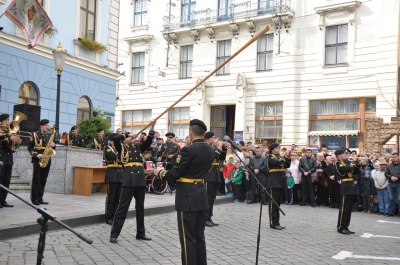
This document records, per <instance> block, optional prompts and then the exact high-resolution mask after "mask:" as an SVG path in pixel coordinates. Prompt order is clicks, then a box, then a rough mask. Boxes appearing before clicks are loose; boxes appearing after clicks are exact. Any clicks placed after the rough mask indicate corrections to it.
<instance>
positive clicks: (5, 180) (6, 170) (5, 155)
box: [0, 114, 22, 208]
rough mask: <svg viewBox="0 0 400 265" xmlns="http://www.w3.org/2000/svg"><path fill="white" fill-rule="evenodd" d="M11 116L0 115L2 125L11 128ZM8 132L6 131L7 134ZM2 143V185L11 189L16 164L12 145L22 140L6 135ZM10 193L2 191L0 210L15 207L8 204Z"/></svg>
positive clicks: (0, 192)
mask: <svg viewBox="0 0 400 265" xmlns="http://www.w3.org/2000/svg"><path fill="white" fill-rule="evenodd" d="M9 117H10V116H9V115H8V114H1V115H0V124H1V125H2V126H3V127H4V128H7V127H8V126H9V124H8V122H9ZM6 132H7V131H4V133H5V134H6ZM8 132H9V131H8ZM0 141H1V148H0V161H2V162H3V168H2V169H0V170H2V172H0V184H2V185H3V186H4V187H6V188H9V187H10V180H11V173H12V167H13V164H14V158H13V153H14V152H15V150H13V149H12V148H11V146H12V143H13V142H14V143H17V144H20V143H21V142H22V141H21V138H19V137H18V136H16V135H12V136H10V135H5V136H4V137H3V139H1V140H0ZM7 195H8V192H7V191H5V190H3V189H0V208H3V207H14V205H11V204H9V203H7V201H6V199H7Z"/></svg>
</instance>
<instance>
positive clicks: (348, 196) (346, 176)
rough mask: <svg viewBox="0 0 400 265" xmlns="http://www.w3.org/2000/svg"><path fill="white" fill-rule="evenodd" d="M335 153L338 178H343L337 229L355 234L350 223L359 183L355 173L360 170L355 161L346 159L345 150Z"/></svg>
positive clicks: (344, 232)
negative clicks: (350, 227) (350, 228)
mask: <svg viewBox="0 0 400 265" xmlns="http://www.w3.org/2000/svg"><path fill="white" fill-rule="evenodd" d="M335 155H336V157H337V162H336V172H337V176H338V178H339V179H340V180H341V184H340V196H341V201H342V205H341V207H340V209H339V218H338V223H337V231H338V233H341V234H344V235H350V234H354V232H352V231H350V230H349V225H350V220H351V210H352V206H353V201H354V199H355V195H356V190H355V185H357V181H356V180H355V179H354V173H356V172H355V171H356V170H358V167H357V165H356V164H355V162H353V161H350V160H347V159H346V154H345V150H343V149H339V150H336V151H335Z"/></svg>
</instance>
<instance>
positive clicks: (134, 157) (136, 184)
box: [110, 121, 156, 244]
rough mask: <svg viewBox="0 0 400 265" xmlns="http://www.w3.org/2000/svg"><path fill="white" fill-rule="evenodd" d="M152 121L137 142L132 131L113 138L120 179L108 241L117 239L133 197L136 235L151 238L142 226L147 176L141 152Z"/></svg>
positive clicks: (148, 141) (150, 137)
mask: <svg viewBox="0 0 400 265" xmlns="http://www.w3.org/2000/svg"><path fill="white" fill-rule="evenodd" d="M155 124H156V122H155V121H151V128H150V131H149V134H148V136H147V138H146V140H145V141H144V142H143V143H139V142H137V143H136V144H133V142H134V140H135V137H136V135H134V134H128V133H125V134H119V135H117V136H114V138H113V141H114V145H115V149H116V150H117V152H118V159H119V161H120V162H121V163H122V167H123V180H122V189H121V195H120V198H119V205H118V207H117V211H116V213H115V215H114V221H113V223H112V227H111V235H110V242H111V243H114V244H115V243H117V238H118V236H119V234H120V233H121V230H122V226H123V225H124V222H125V219H126V214H127V213H128V210H129V205H130V204H131V201H132V197H135V201H136V203H135V205H136V206H135V209H136V239H138V240H151V238H149V237H147V236H146V231H145V227H144V197H145V191H146V176H145V173H144V168H143V157H142V153H143V152H144V151H145V150H146V149H147V148H149V147H150V145H151V143H152V142H153V136H154V125H155Z"/></svg>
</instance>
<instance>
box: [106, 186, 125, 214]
mask: <svg viewBox="0 0 400 265" xmlns="http://www.w3.org/2000/svg"><path fill="white" fill-rule="evenodd" d="M121 189H122V183H121V182H109V183H108V185H107V197H106V214H105V219H106V221H107V220H113V219H114V215H115V212H116V210H117V207H118V204H119V198H120V195H121Z"/></svg>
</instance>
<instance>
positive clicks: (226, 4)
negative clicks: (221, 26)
mask: <svg viewBox="0 0 400 265" xmlns="http://www.w3.org/2000/svg"><path fill="white" fill-rule="evenodd" d="M233 3H234V1H233V0H218V20H221V21H223V20H228V19H229V18H230V17H231V16H233V14H232V12H231V11H232V10H231V6H232V5H233Z"/></svg>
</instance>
